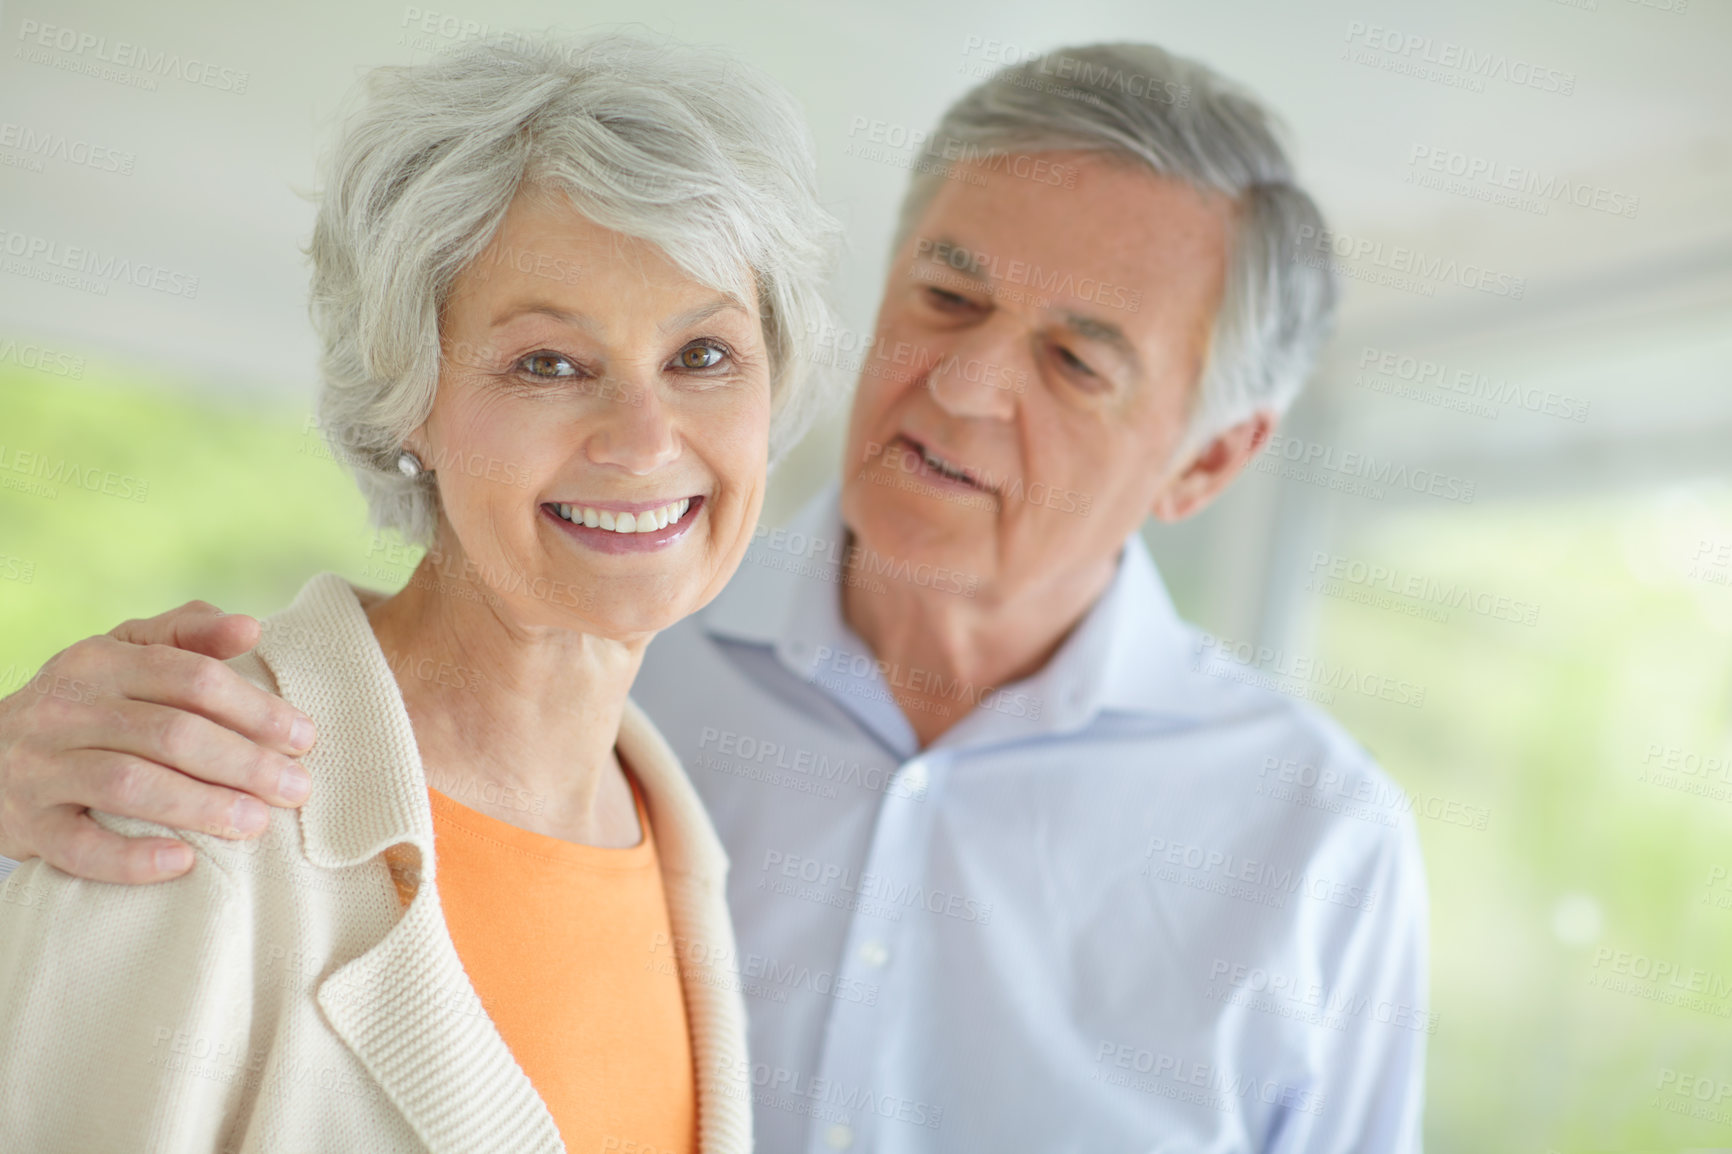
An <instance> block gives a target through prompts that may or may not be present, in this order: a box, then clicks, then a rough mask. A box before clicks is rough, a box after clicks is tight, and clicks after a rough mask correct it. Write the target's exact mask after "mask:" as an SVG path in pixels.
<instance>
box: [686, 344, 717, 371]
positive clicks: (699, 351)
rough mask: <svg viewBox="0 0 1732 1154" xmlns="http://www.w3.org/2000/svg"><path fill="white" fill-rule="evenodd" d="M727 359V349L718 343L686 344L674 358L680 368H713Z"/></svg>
mask: <svg viewBox="0 0 1732 1154" xmlns="http://www.w3.org/2000/svg"><path fill="white" fill-rule="evenodd" d="M727 359H728V351H727V350H726V349H724V348H722V347H721V346H720V345H712V344H696V345H687V346H686V347H685V348H683V349H681V350H680V351H679V355H678V356H677V357H675V358H674V360H675V362H676V363H678V365H679V366H680V368H682V369H713V368H715V367H716V366H717V365H719V364H721V363H722V362H723V361H725V360H727Z"/></svg>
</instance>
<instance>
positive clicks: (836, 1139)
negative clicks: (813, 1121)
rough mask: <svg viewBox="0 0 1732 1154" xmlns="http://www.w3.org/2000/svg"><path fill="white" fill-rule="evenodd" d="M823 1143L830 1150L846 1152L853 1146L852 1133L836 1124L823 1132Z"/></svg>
mask: <svg viewBox="0 0 1732 1154" xmlns="http://www.w3.org/2000/svg"><path fill="white" fill-rule="evenodd" d="M824 1141H825V1142H826V1143H828V1144H829V1146H830V1149H832V1150H846V1149H848V1147H850V1146H852V1145H854V1131H852V1130H850V1129H849V1128H848V1127H846V1126H844V1125H842V1123H840V1122H838V1123H836V1124H835V1125H834V1126H832V1127H830V1128H829V1129H828V1130H826V1131H824Z"/></svg>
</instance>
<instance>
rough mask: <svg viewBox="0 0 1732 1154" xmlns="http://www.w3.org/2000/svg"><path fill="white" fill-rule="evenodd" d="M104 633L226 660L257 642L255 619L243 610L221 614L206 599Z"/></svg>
mask: <svg viewBox="0 0 1732 1154" xmlns="http://www.w3.org/2000/svg"><path fill="white" fill-rule="evenodd" d="M108 635H109V636H110V637H112V638H114V639H115V640H116V641H125V642H129V643H130V644H133V645H172V646H174V647H175V648H176V649H185V650H187V651H188V652H191V653H201V654H203V655H204V656H206V657H214V658H216V659H217V660H218V661H227V660H228V659H229V658H231V657H239V656H240V655H241V654H243V653H245V652H246V651H247V650H249V649H251V648H252V647H253V646H255V645H257V644H258V643H259V622H258V620H257V619H256V618H253V617H248V616H247V615H246V614H244V613H224V612H223V611H222V610H221V609H218V608H217V607H216V606H215V605H212V604H211V603H210V602H208V601H188V602H187V603H186V604H185V605H182V606H181V607H180V608H179V609H170V610H169V611H168V612H167V613H159V614H157V615H156V616H155V617H145V618H141V619H139V620H135V621H123V622H121V623H120V624H119V625H117V626H115V627H114V629H112V630H111V631H110V632H109V634H108Z"/></svg>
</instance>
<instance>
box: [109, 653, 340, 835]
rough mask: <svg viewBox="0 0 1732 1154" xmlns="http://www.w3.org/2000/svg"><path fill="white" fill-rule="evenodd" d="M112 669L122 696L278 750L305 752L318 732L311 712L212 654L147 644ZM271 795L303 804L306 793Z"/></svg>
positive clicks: (122, 656)
mask: <svg viewBox="0 0 1732 1154" xmlns="http://www.w3.org/2000/svg"><path fill="white" fill-rule="evenodd" d="M104 660H105V661H107V655H105V656H104ZM109 669H110V673H109V676H110V678H111V680H112V682H113V689H114V692H116V693H118V694H119V695H120V696H122V697H129V698H132V699H133V700H135V701H149V702H154V703H155V704H157V705H166V706H169V707H171V708H174V709H185V710H189V711H191V712H193V713H196V714H198V715H199V716H201V717H204V718H208V719H209V720H211V721H214V722H216V723H217V724H218V725H220V726H222V727H223V728H225V729H229V730H232V731H233V732H234V733H236V734H238V735H239V736H240V737H242V738H245V739H246V740H248V741H251V742H256V743H257V744H259V745H260V746H263V747H264V748H265V749H267V750H272V751H275V752H276V753H279V754H286V755H288V756H291V757H294V756H298V755H300V754H303V753H305V752H306V751H307V750H308V749H310V748H311V747H312V745H313V742H314V740H315V739H316V738H317V736H318V735H317V732H316V730H315V729H314V727H313V722H312V719H311V718H309V717H308V716H307V715H306V714H304V713H302V712H301V711H300V710H298V709H296V708H295V707H294V706H292V705H290V704H289V703H288V702H286V701H284V700H283V699H282V698H280V697H278V696H276V695H275V694H273V693H266V692H265V691H264V690H262V689H260V688H259V687H258V686H256V685H254V684H253V683H252V682H250V681H248V680H247V679H246V678H244V677H242V676H241V675H240V674H239V673H236V672H235V671H234V670H233V669H231V668H229V667H228V666H227V665H225V664H223V663H222V662H221V661H218V660H216V659H215V658H212V657H205V656H201V655H200V654H197V653H188V652H186V651H185V650H183V649H176V648H174V647H172V646H167V645H146V646H142V647H136V648H134V649H132V650H129V651H125V652H123V653H121V654H119V655H115V656H114V659H113V661H112V662H110V663H109ZM170 764H171V765H172V764H173V763H172V762H171V763H170ZM176 768H184V767H181V766H176ZM201 776H202V775H201ZM240 788H245V787H244V786H242V787H240ZM259 796H260V797H264V796H265V795H264V794H262V793H261V794H259ZM266 800H268V801H273V803H274V804H286V805H299V804H300V802H301V801H304V800H305V794H302V795H301V797H300V798H299V799H297V800H295V801H293V802H290V801H287V800H282V801H276V800H274V799H272V798H266Z"/></svg>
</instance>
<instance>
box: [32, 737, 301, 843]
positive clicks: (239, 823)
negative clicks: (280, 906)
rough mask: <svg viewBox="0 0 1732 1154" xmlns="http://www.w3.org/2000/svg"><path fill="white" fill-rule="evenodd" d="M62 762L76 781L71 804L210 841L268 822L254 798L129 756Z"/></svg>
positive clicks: (96, 752)
mask: <svg viewBox="0 0 1732 1154" xmlns="http://www.w3.org/2000/svg"><path fill="white" fill-rule="evenodd" d="M63 764H64V766H65V770H64V772H65V773H66V775H67V777H68V778H69V779H70V780H71V781H72V782H73V783H75V784H74V786H73V788H74V789H75V790H76V793H75V796H73V797H71V798H68V799H66V800H67V801H68V802H69V803H72V804H76V805H81V806H88V807H89V808H91V809H99V810H102V811H103V812H104V813H113V814H119V815H121V816H122V817H136V818H140V819H142V820H144V821H154V822H156V823H157V824H158V825H166V826H169V827H170V828H173V829H185V830H192V831H194V832H196V833H207V834H210V835H212V836H213V837H227V838H249V837H256V836H257V835H258V834H260V833H263V832H264V829H265V827H266V826H267V825H269V824H270V812H271V811H270V809H269V807H267V806H266V805H265V803H264V802H262V801H260V800H259V799H258V798H256V797H252V796H249V795H248V794H244V793H240V792H238V791H236V790H232V789H224V788H223V787H222V786H220V785H208V784H206V783H205V782H202V781H195V780H193V779H192V778H190V777H188V776H186V775H185V774H183V773H176V772H175V771H174V770H172V769H168V768H167V767H165V766H162V765H158V764H157V763H156V762H153V761H149V760H147V759H145V758H142V757H135V756H133V755H132V754H129V753H114V752H112V751H110V750H106V749H77V750H72V751H70V752H68V753H66V754H64V755H63Z"/></svg>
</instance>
